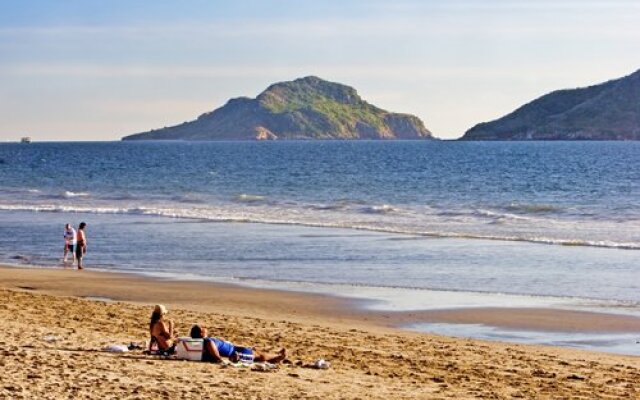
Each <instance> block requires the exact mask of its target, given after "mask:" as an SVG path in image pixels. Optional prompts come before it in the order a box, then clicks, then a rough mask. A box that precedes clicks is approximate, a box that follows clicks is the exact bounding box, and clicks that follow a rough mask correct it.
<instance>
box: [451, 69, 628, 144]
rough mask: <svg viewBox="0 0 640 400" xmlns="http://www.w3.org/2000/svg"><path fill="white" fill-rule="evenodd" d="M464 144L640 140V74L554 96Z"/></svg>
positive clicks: (484, 127)
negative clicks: (482, 141) (483, 141)
mask: <svg viewBox="0 0 640 400" xmlns="http://www.w3.org/2000/svg"><path fill="white" fill-rule="evenodd" d="M461 140H640V71H637V72H635V73H633V74H631V75H629V76H626V77H624V78H620V79H616V80H612V81H608V82H605V83H602V84H599V85H595V86H589V87H586V88H581V89H568V90H559V91H556V92H552V93H549V94H547V95H544V96H542V97H540V98H539V99H536V100H534V101H532V102H531V103H528V104H526V105H524V106H522V107H520V108H518V109H517V110H515V111H514V112H512V113H511V114H508V115H506V116H504V117H502V118H500V119H497V120H495V121H491V122H485V123H481V124H478V125H476V126H474V127H473V128H471V129H469V130H468V131H467V132H466V133H465V134H464V136H463V137H462V138H461Z"/></svg>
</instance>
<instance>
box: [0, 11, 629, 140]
mask: <svg viewBox="0 0 640 400" xmlns="http://www.w3.org/2000/svg"><path fill="white" fill-rule="evenodd" d="M637 69H640V2H639V1H615V0H613V1H588V0H584V1H564V0H553V1H548V0H538V1H524V0H523V1H508V0H505V1H490V0H488V1H482V0H478V1H471V0H466V1H464V0H459V1H456V0H453V1H451V0H450V1H444V0H443V1H428V0H424V1H390V0H389V1H375V0H369V1H364V0H363V1H356V0H354V1H349V0H339V1H321V0H316V1H303V0H292V1H266V0H265V1H257V0H256V1H243V0H230V1H204V0H203V1H197V0H193V1H184V0H182V1H160V0H149V1H135V0H126V1H117V0H110V1H103V0H95V1H91V0H82V1H80V0H78V1H65V0H50V1H35V0H32V1H25V0H15V1H14V0H2V1H0V140H15V139H18V138H19V137H21V136H25V135H30V136H31V137H32V138H33V139H34V140H114V139H119V138H120V137H121V136H124V135H127V134H131V133H136V132H140V131H146V130H149V129H151V128H158V127H162V126H168V125H174V124H177V123H180V122H183V121H186V120H191V119H194V118H195V117H197V116H198V115H199V114H201V113H203V112H206V111H210V110H213V109H214V108H218V107H220V106H221V105H223V104H224V103H225V102H226V101H227V100H228V99H229V98H232V97H238V96H250V97H255V96H256V95H257V94H258V93H260V92H261V91H262V90H264V89H265V88H266V87H267V86H268V85H269V84H271V83H273V82H277V81H284V80H291V79H295V78H298V77H301V76H306V75H317V76H320V77H321V78H324V79H328V80H332V81H337V82H341V83H345V84H347V85H350V86H353V87H355V88H356V89H357V90H358V92H359V93H360V95H361V96H362V97H363V98H364V99H365V100H367V101H369V102H370V103H373V104H375V105H377V106H380V107H382V108H385V109H388V110H390V111H396V112H406V113H412V114H415V115H417V116H418V117H420V118H421V119H422V120H423V121H424V123H425V125H426V126H427V128H429V129H430V130H431V131H432V132H433V133H434V134H435V135H436V136H438V137H441V138H455V137H459V136H461V135H462V134H463V133H464V131H465V130H467V129H469V128H470V127H471V126H473V125H475V124H476V123H479V122H483V121H488V120H492V119H495V118H498V117H500V116H502V115H504V114H506V113H508V112H511V111H513V110H514V109H515V108H516V107H518V106H520V105H522V104H524V103H526V102H528V101H530V100H533V99H534V98H536V97H538V96H540V95H542V94H544V93H546V92H549V91H551V90H555V89H561V88H570V87H578V86H585V85H590V84H595V83H599V82H602V81H605V80H608V79H612V78H617V77H621V76H624V75H628V74H630V73H632V72H634V71H636V70H637Z"/></svg>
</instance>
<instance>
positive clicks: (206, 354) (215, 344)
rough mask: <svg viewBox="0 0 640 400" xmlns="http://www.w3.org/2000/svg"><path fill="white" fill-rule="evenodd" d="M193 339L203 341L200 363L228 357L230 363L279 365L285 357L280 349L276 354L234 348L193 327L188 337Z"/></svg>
mask: <svg viewBox="0 0 640 400" xmlns="http://www.w3.org/2000/svg"><path fill="white" fill-rule="evenodd" d="M189 336H191V337H192V338H193V339H204V347H203V349H202V361H209V362H221V361H222V357H228V358H229V360H231V361H232V362H237V361H240V360H247V361H249V360H253V361H257V362H265V361H266V362H270V363H274V364H275V363H279V362H280V361H282V360H284V359H285V358H286V357H287V350H286V349H284V348H283V349H281V350H280V351H279V352H278V353H277V354H266V353H262V352H259V351H258V350H257V349H256V348H255V347H253V348H249V347H242V346H236V345H234V344H233V343H231V342H227V341H225V340H224V339H222V338H216V337H208V336H207V329H206V328H203V327H200V326H199V325H194V326H193V327H192V328H191V333H190V335H189Z"/></svg>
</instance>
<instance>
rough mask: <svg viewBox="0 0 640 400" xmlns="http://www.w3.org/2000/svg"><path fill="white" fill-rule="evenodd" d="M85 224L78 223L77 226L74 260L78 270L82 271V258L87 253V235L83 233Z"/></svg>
mask: <svg viewBox="0 0 640 400" xmlns="http://www.w3.org/2000/svg"><path fill="white" fill-rule="evenodd" d="M86 227H87V224H85V223H84V222H80V225H79V226H78V232H77V233H76V237H77V241H76V260H78V269H84V267H83V266H82V257H84V255H85V254H86V253H87V235H86V233H85V232H84V228H86Z"/></svg>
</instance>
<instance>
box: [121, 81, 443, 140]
mask: <svg viewBox="0 0 640 400" xmlns="http://www.w3.org/2000/svg"><path fill="white" fill-rule="evenodd" d="M163 139H174V140H175V139H182V140H276V139H285V140H291V139H433V137H432V135H431V132H429V130H427V129H426V128H425V126H424V124H423V123H422V121H421V120H420V119H419V118H418V117H415V116H413V115H408V114H398V113H392V112H389V111H385V110H383V109H381V108H378V107H376V106H374V105H372V104H369V103H367V102H366V101H364V100H363V99H362V98H361V97H360V96H359V95H358V93H357V92H356V90H355V89H354V88H352V87H349V86H345V85H342V84H339V83H334V82H328V81H325V80H323V79H320V78H318V77H315V76H308V77H305V78H300V79H296V80H294V81H289V82H281V83H276V84H273V85H271V86H269V87H268V88H267V89H266V90H265V91H264V92H262V93H261V94H260V95H258V97H256V98H255V99H251V98H247V97H240V98H235V99H231V100H229V102H227V104H225V105H224V106H223V107H221V108H218V109H216V110H214V111H211V112H208V113H205V114H202V115H200V116H199V117H198V118H197V119H196V120H195V121H190V122H185V123H183V124H180V125H177V126H172V127H167V128H162V129H156V130H152V131H149V132H143V133H139V134H135V135H130V136H126V137H124V138H123V140H163Z"/></svg>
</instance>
